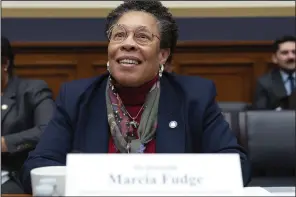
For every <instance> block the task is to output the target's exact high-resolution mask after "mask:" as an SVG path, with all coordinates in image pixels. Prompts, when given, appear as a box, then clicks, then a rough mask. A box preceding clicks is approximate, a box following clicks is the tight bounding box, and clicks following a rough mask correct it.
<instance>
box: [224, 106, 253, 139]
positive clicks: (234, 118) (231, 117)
mask: <svg viewBox="0 0 296 197" xmlns="http://www.w3.org/2000/svg"><path fill="white" fill-rule="evenodd" d="M218 106H219V107H220V109H221V110H222V112H223V113H224V114H225V113H226V112H227V115H226V116H225V119H226V121H227V122H228V123H229V125H230V128H231V129H232V131H233V132H234V133H235V135H236V137H237V139H238V143H239V144H241V137H240V131H239V120H238V116H239V112H243V111H246V110H247V109H248V108H249V106H250V105H249V104H248V103H244V102H218Z"/></svg>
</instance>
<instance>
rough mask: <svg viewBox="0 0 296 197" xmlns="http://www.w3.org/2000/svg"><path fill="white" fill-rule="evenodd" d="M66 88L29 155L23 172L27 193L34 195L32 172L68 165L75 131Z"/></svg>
mask: <svg viewBox="0 0 296 197" xmlns="http://www.w3.org/2000/svg"><path fill="white" fill-rule="evenodd" d="M65 95H66V87H65V85H63V86H62V88H61V90H60V94H59V96H58V97H57V99H56V107H55V110H54V115H53V117H52V119H51V121H50V122H49V124H48V126H47V128H46V129H45V131H44V132H43V134H42V136H41V138H40V141H39V143H38V145H37V146H36V148H35V150H34V151H32V152H31V153H30V154H29V157H28V159H27V160H26V162H25V163H24V165H23V168H22V171H21V176H20V179H21V182H22V184H23V187H24V190H25V192H26V193H32V188H31V177H30V171H31V170H32V169H34V168H38V167H43V166H62V165H66V155H67V153H68V152H70V151H71V144H72V143H71V140H72V133H73V129H72V126H71V121H70V117H69V116H68V114H67V112H66V109H65V108H66V99H65Z"/></svg>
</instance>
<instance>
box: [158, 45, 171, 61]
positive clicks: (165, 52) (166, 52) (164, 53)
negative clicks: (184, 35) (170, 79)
mask: <svg viewBox="0 0 296 197" xmlns="http://www.w3.org/2000/svg"><path fill="white" fill-rule="evenodd" d="M170 54H171V50H170V49H169V48H168V49H160V52H159V62H160V64H163V65H164V64H165V63H166V61H167V59H168V58H169V56H170Z"/></svg>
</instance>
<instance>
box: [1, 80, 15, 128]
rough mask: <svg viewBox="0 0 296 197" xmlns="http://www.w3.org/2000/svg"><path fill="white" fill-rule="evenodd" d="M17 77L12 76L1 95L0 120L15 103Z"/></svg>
mask: <svg viewBox="0 0 296 197" xmlns="http://www.w3.org/2000/svg"><path fill="white" fill-rule="evenodd" d="M18 84H19V79H18V78H17V77H12V78H11V79H10V80H9V82H8V84H7V86H6V88H5V90H4V94H3V96H1V122H2V121H3V120H4V119H5V117H6V116H7V114H8V113H9V112H10V110H11V108H12V106H14V105H15V97H16V93H17V89H18Z"/></svg>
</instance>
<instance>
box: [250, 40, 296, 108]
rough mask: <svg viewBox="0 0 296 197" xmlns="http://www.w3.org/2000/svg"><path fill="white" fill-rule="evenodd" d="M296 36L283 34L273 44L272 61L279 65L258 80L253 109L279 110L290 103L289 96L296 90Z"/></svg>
mask: <svg viewBox="0 0 296 197" xmlns="http://www.w3.org/2000/svg"><path fill="white" fill-rule="evenodd" d="M295 44H296V37H295V36H283V37H282V38H280V39H278V40H276V41H275V42H274V44H273V50H274V53H273V55H272V61H273V63H274V64H276V65H277V67H276V68H273V69H272V70H271V71H270V72H268V73H267V74H265V75H263V76H262V77H260V78H259V79H258V81H257V85H256V91H255V96H254V101H253V109H256V110H275V109H276V110H278V109H281V108H283V109H285V108H287V106H288V105H289V104H287V102H288V100H289V98H288V97H289V96H290V95H291V94H292V92H293V91H295V90H296V72H295V69H296V67H295V64H296V59H295Z"/></svg>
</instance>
